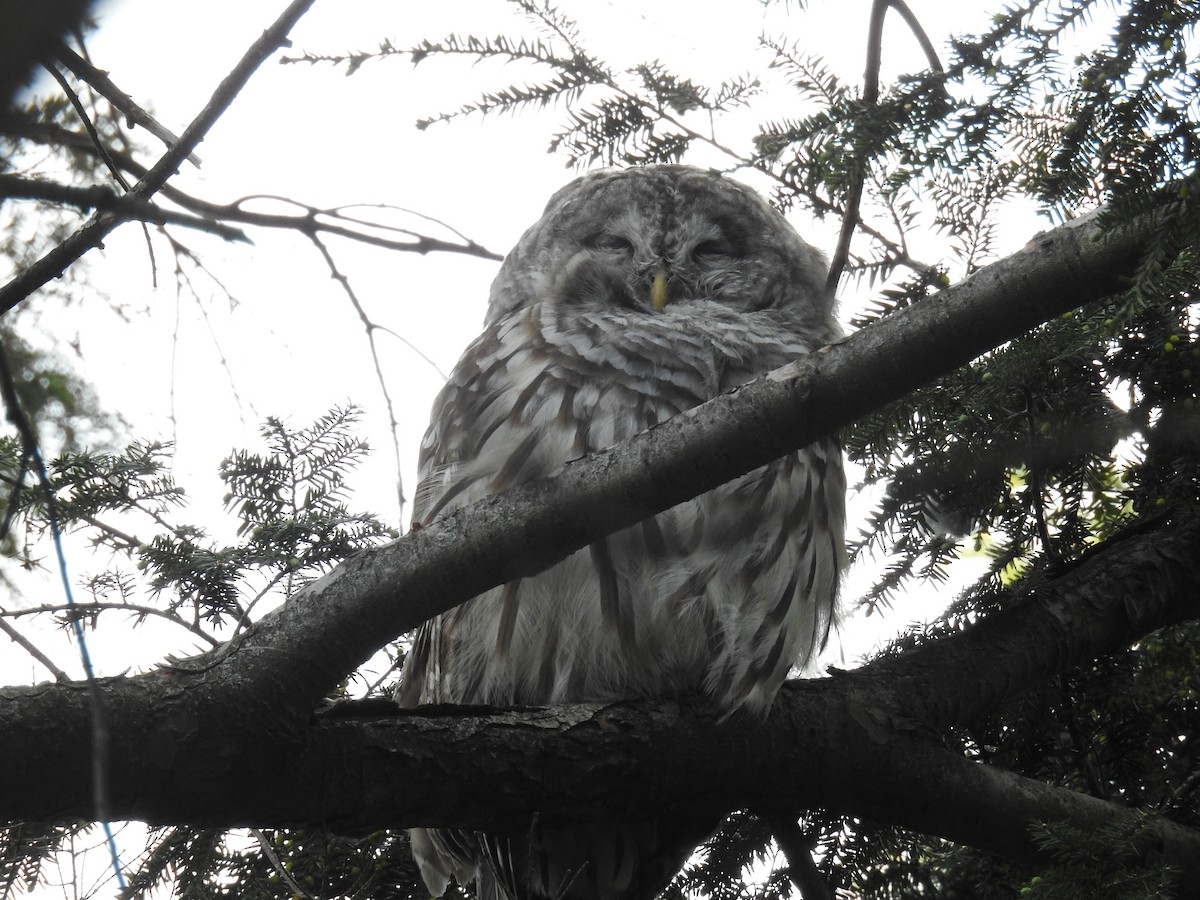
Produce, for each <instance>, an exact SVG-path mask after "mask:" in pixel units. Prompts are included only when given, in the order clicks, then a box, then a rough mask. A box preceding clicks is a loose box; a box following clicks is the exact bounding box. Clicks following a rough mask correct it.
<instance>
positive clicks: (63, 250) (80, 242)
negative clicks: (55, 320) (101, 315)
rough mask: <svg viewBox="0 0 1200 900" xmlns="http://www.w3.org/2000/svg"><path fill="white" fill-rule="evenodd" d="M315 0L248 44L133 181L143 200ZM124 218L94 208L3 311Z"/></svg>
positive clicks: (14, 285)
mask: <svg viewBox="0 0 1200 900" xmlns="http://www.w3.org/2000/svg"><path fill="white" fill-rule="evenodd" d="M313 2H314V0H292V3H290V4H289V5H288V7H287V9H286V10H284V12H283V14H282V15H281V16H280V17H279V18H278V19H277V20H276V21H275V22H274V24H272V25H271V26H270V27H269V28H267V29H266V30H265V31H264V32H263V33H262V35H261V36H260V37H259V39H258V40H256V41H255V42H254V43H253V44H252V45H251V46H250V48H249V49H248V50H247V51H246V53H245V54H244V55H243V56H242V58H241V60H239V61H238V63H237V65H236V66H234V68H233V70H232V71H231V72H230V73H229V75H227V76H226V77H225V79H224V80H223V81H222V82H221V84H220V85H219V86H218V87H217V90H216V91H215V92H214V94H213V96H212V98H211V99H210V100H209V102H208V104H207V105H206V106H205V107H204V109H203V110H201V111H200V114H199V115H197V116H196V118H195V119H194V120H193V121H192V123H191V124H190V125H189V126H188V127H187V129H186V130H185V131H184V132H183V135H182V136H181V137H180V139H179V142H178V143H176V144H175V145H174V146H173V147H171V148H170V149H168V150H167V152H166V153H164V154H163V155H162V157H161V158H160V159H159V160H158V162H157V163H155V164H154V166H153V167H152V168H151V169H150V171H148V172H147V173H146V174H145V176H143V177H142V178H141V179H140V180H139V181H138V183H137V184H135V185H134V186H133V189H132V190H131V192H130V193H131V194H132V195H133V196H135V197H137V198H140V199H143V200H145V199H147V198H149V197H150V196H151V195H152V194H154V193H155V192H157V191H158V190H159V189H161V188H162V186H163V185H164V184H165V183H166V181H167V179H168V178H170V177H171V176H172V175H174V174H175V171H176V169H178V168H179V165H180V164H181V163H182V162H183V161H184V160H185V159H187V157H188V155H189V154H190V153H191V152H192V150H193V149H195V147H196V145H197V144H199V143H200V142H201V141H202V140H203V139H204V136H205V135H206V134H207V133H208V130H209V129H210V128H211V127H212V126H213V125H214V124H215V123H216V121H217V119H219V118H220V117H221V115H222V114H223V113H224V112H225V110H226V109H227V108H228V107H229V105H230V104H231V103H232V102H233V100H234V98H235V97H236V96H237V95H238V92H239V91H241V89H242V88H243V87H244V86H245V84H246V82H247V81H249V80H250V78H251V76H252V75H253V74H254V73H255V71H257V69H258V67H259V66H260V65H262V63H263V62H264V61H265V60H266V59H267V57H268V56H270V55H271V54H272V53H274V52H275V50H276V49H278V48H279V47H281V46H283V45H285V44H286V43H287V41H288V39H287V34H288V32H289V31H290V30H291V28H292V26H293V25H295V24H296V22H297V21H298V20H299V19H300V17H301V16H303V15H304V13H305V12H307V11H308V8H309V7H310V6H312V4H313ZM122 221H123V218H122V217H121V216H120V215H119V214H117V213H115V212H106V211H101V212H98V213H96V214H94V215H93V216H92V217H91V219H89V220H88V222H87V223H85V224H84V225H82V226H81V227H80V228H79V229H78V230H76V231H75V233H74V234H72V235H71V236H70V237H68V238H67V239H66V240H65V241H63V242H62V243H61V244H59V245H58V246H57V247H55V248H54V249H52V250H50V251H49V252H48V253H46V254H45V255H44V256H43V257H41V258H40V259H39V260H37V261H36V262H34V263H33V264H31V265H30V266H28V267H27V268H26V269H24V270H23V271H21V272H18V273H17V275H16V276H14V277H13V278H12V280H10V281H9V282H8V283H7V284H5V285H4V286H3V287H0V314H3V313H5V312H7V311H8V310H10V309H12V308H13V307H14V306H16V305H17V304H18V303H20V302H21V301H22V300H24V299H25V298H26V297H28V296H29V295H30V294H32V293H33V292H34V291H36V290H38V289H39V288H40V287H42V286H43V285H45V284H46V283H47V282H49V281H51V280H52V279H54V278H57V277H58V276H59V275H61V274H62V273H63V272H65V271H66V270H67V268H68V267H70V266H71V264H73V263H74V262H75V261H76V260H78V259H79V258H80V257H81V256H83V254H84V253H86V252H87V251H88V250H91V249H92V248H93V247H98V246H100V245H101V244H102V243H103V241H104V238H105V236H106V235H107V234H108V233H109V232H110V231H112V230H113V229H114V228H116V227H117V226H118V225H119V224H121V222H122Z"/></svg>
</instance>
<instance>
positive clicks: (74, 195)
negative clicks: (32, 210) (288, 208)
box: [0, 174, 248, 241]
mask: <svg viewBox="0 0 1200 900" xmlns="http://www.w3.org/2000/svg"><path fill="white" fill-rule="evenodd" d="M0 197H14V198H19V199H25V200H46V201H49V202H50V203H61V204H66V205H68V206H74V207H77V208H78V209H85V210H86V209H96V210H102V211H104V212H111V213H115V214H117V215H119V216H121V218H123V219H135V220H137V221H141V222H151V223H153V224H155V225H182V226H184V227H186V228H195V229H197V230H199V231H207V232H208V233H209V234H215V235H217V236H218V237H221V238H224V239H225V240H227V241H246V240H248V238H247V237H246V234H245V232H243V231H242V230H241V229H238V228H233V227H232V226H229V225H226V224H225V223H224V222H221V221H218V220H217V219H213V218H201V217H198V216H192V215H188V214H187V213H180V212H176V211H174V210H169V209H163V208H162V207H161V206H159V205H158V204H156V203H153V202H152V201H150V200H144V199H142V198H141V197H134V196H131V195H129V194H118V193H116V192H115V191H113V190H112V189H111V188H109V187H106V186H104V185H92V186H90V187H76V186H75V185H69V184H60V183H59V182H56V181H45V180H43V179H40V178H22V177H21V176H19V175H5V174H0Z"/></svg>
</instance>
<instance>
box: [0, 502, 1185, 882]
mask: <svg viewBox="0 0 1200 900" xmlns="http://www.w3.org/2000/svg"><path fill="white" fill-rule="evenodd" d="M1196 618H1200V521H1197V520H1195V519H1186V520H1184V521H1181V522H1179V523H1174V522H1171V521H1164V522H1162V523H1160V524H1159V526H1158V527H1157V528H1154V529H1152V530H1149V531H1147V532H1145V533H1142V534H1138V535H1134V536H1131V537H1128V538H1126V539H1123V540H1119V541H1115V542H1113V543H1112V544H1111V545H1109V546H1107V547H1106V548H1105V549H1104V550H1103V551H1102V552H1099V553H1097V554H1096V556H1095V557H1094V558H1093V559H1091V560H1089V561H1088V562H1087V563H1085V564H1084V565H1083V566H1080V567H1078V568H1077V569H1074V570H1072V571H1070V572H1067V573H1066V574H1064V575H1062V576H1060V577H1059V578H1056V579H1054V580H1052V581H1047V582H1045V583H1044V584H1043V585H1041V586H1039V587H1038V588H1037V589H1036V590H1034V591H1033V592H1031V593H1030V595H1029V596H1028V597H1026V598H1025V600H1024V601H1023V602H1022V603H1020V604H1018V605H1016V606H1014V607H1012V608H1010V609H1006V610H1004V611H1001V612H999V613H996V614H994V615H993V616H991V617H989V618H988V619H987V620H986V621H985V622H984V623H982V624H981V625H978V626H975V627H973V628H971V629H968V630H965V631H963V632H961V633H957V634H952V635H949V636H947V637H944V638H942V639H940V640H937V641H935V642H933V643H932V644H929V645H927V646H925V647H924V648H922V649H921V650H918V651H915V652H910V653H907V654H904V655H901V656H899V657H895V658H889V659H884V660H880V661H877V662H874V663H871V664H868V665H866V666H864V667H863V668H861V669H859V670H857V671H855V672H850V673H839V674H836V675H835V676H833V677H829V678H825V679H821V680H813V681H802V682H789V683H788V684H787V685H786V686H785V688H784V690H783V692H782V694H781V697H780V699H779V701H778V702H777V704H776V706H775V708H774V709H773V710H772V713H771V715H770V716H769V717H768V718H767V719H766V720H759V719H755V718H753V717H749V716H739V717H735V718H733V719H731V720H730V721H722V720H721V718H720V712H719V710H716V709H714V708H712V707H710V706H706V705H705V704H703V703H700V702H694V701H687V700H685V701H679V702H676V701H655V702H642V703H635V702H628V703H615V704H608V705H603V706H596V705H579V706H572V707H559V708H551V709H533V710H485V709H480V708H464V707H452V706H444V707H424V708H421V709H418V710H399V709H397V708H396V707H394V706H393V705H392V704H391V703H390V702H387V701H382V702H373V703H372V702H367V703H351V704H345V705H342V706H335V707H332V708H330V709H328V710H326V711H325V713H323V714H322V715H319V716H318V718H317V719H316V720H315V722H310V723H309V724H308V725H307V726H306V727H305V729H304V730H303V733H301V734H292V735H289V734H281V733H278V732H273V731H271V730H269V729H268V730H265V731H262V730H258V723H256V722H253V721H251V720H247V719H245V718H243V717H242V716H241V715H239V714H238V713H237V712H236V711H232V712H229V713H228V714H227V717H226V719H225V720H224V722H223V724H221V725H216V726H215V723H214V722H212V721H211V720H209V719H208V718H207V717H206V716H203V715H198V714H197V713H198V710H197V709H196V707H195V704H194V702H193V693H192V692H193V691H194V690H195V689H196V688H197V687H199V688H200V689H201V690H203V685H193V686H191V687H189V686H188V685H187V679H186V678H179V677H176V676H175V675H174V674H173V673H170V672H164V673H159V674H157V675H155V676H147V677H143V678H135V679H113V680H111V681H108V682H106V683H105V684H104V692H105V697H106V707H107V712H108V720H109V724H110V728H111V729H112V732H113V735H114V746H113V760H114V763H113V767H112V770H111V771H110V779H111V788H110V793H111V796H110V803H111V805H112V807H113V812H114V814H115V815H117V816H120V817H123V818H136V819H143V820H146V821H150V822H154V823H178V822H188V823H190V824H193V825H197V826H217V827H231V826H239V825H241V826H244V825H250V826H282V825H307V826H320V827H325V828H330V829H334V830H338V829H342V830H347V829H353V830H361V829H377V828H382V827H393V828H394V827H403V826H410V825H418V824H423V825H457V826H459V827H467V828H480V829H487V830H489V831H504V830H506V829H519V828H520V827H522V825H523V824H525V825H527V823H528V821H529V819H530V817H531V816H534V815H536V816H537V817H538V818H539V820H541V821H543V822H549V823H552V822H554V821H555V820H557V819H562V820H567V819H572V820H579V819H581V818H593V819H598V820H602V819H604V818H607V817H619V816H622V815H628V814H631V813H633V812H636V810H638V809H639V808H640V809H644V808H646V807H647V806H650V807H653V808H655V809H658V810H663V811H665V812H666V813H668V814H670V815H683V816H703V817H708V816H714V815H716V814H719V813H722V812H725V811H728V810H730V809H733V808H745V807H751V808H769V809H777V810H794V809H805V808H817V807H820V808H825V809H829V810H832V811H835V812H838V813H842V814H845V815H850V816H857V817H865V818H871V819H875V820H879V821H887V822H891V823H895V824H898V825H901V826H904V827H907V828H910V829H914V830H918V831H921V832H924V833H927V834H933V835H938V836H941V837H944V838H947V839H949V840H954V841H959V842H962V843H965V844H969V845H971V846H975V847H978V848H981V849H984V850H988V851H991V852H995V853H1000V854H1003V855H1005V856H1007V857H1010V858H1013V859H1016V860H1020V861H1024V862H1038V861H1044V859H1043V857H1042V856H1041V855H1040V854H1041V851H1040V850H1038V848H1037V847H1036V846H1035V845H1034V844H1033V843H1032V841H1031V839H1030V832H1031V828H1032V826H1033V825H1035V824H1037V823H1040V822H1066V823H1069V824H1071V825H1072V826H1074V827H1076V828H1079V829H1084V830H1096V829H1099V828H1102V827H1106V826H1107V825H1109V824H1111V823H1113V822H1114V821H1124V822H1126V823H1127V824H1128V825H1129V826H1130V828H1131V830H1134V829H1135V828H1136V827H1137V826H1143V827H1144V830H1143V832H1142V834H1141V839H1142V840H1144V841H1145V847H1144V848H1143V849H1144V852H1145V854H1146V856H1147V858H1148V859H1150V860H1158V861H1166V862H1169V863H1171V864H1173V865H1176V866H1178V867H1179V868H1180V869H1181V871H1183V872H1185V873H1187V874H1188V875H1189V876H1200V833H1197V832H1195V831H1192V830H1189V829H1186V828H1183V827H1181V826H1178V825H1175V824H1173V823H1171V822H1169V821H1167V820H1162V819H1143V818H1142V817H1141V815H1140V814H1139V813H1136V812H1134V811H1132V810H1129V809H1126V808H1123V807H1121V806H1119V805H1116V804H1112V803H1108V802H1105V801H1103V800H1099V799H1096V798H1093V797H1088V796H1085V795H1081V794H1078V793H1075V792H1073V791H1069V790H1065V789H1062V788H1057V787H1054V786H1051V785H1046V784H1042V783H1039V782H1037V781H1033V780H1031V779H1027V778H1023V777H1021V776H1019V775H1016V774H1013V773H1008V772H1003V771H999V770H996V769H993V768H990V767H988V766H984V765H980V764H978V763H976V762H974V761H971V760H969V759H966V758H964V757H963V756H962V755H961V754H960V753H957V752H955V751H953V750H951V749H947V748H946V747H944V746H942V745H941V744H940V743H939V739H938V735H939V734H940V733H941V727H942V726H944V725H945V724H947V723H965V722H969V721H971V720H973V719H975V718H978V717H979V716H980V715H982V714H983V712H984V711H985V710H984V708H983V707H984V706H985V705H991V706H994V705H995V704H996V703H998V702H1000V701H1001V700H1004V699H1006V698H1010V697H1012V696H1013V695H1015V694H1017V693H1019V692H1021V691H1023V690H1025V689H1026V688H1029V687H1031V686H1033V685H1035V684H1037V683H1039V682H1040V681H1042V680H1043V679H1045V678H1047V677H1049V676H1051V675H1053V674H1055V673H1057V672H1061V671H1063V670H1065V669H1066V668H1068V667H1070V666H1073V665H1076V664H1078V663H1080V662H1082V661H1084V660H1086V659H1089V658H1092V657H1094V656H1097V655H1101V654H1103V653H1106V652H1109V651H1111V650H1113V649H1115V648H1116V647H1119V646H1122V645H1125V644H1127V643H1129V642H1130V641H1131V640H1132V639H1134V638H1136V637H1138V636H1140V635H1142V634H1145V633H1147V632H1148V631H1151V630H1153V629H1156V628H1160V627H1163V626H1165V625H1169V624H1172V623H1175V622H1179V621H1181V620H1184V619H1196ZM215 674H216V672H215V670H214V672H213V673H209V677H211V676H213V675H215ZM980 698H982V699H980ZM86 716H87V694H86V692H84V691H81V690H79V689H78V688H77V687H75V686H60V687H55V686H43V687H38V688H16V689H9V690H6V691H4V692H0V758H3V759H5V760H7V761H9V762H8V763H7V764H6V766H5V767H4V769H3V770H0V818H29V819H32V818H36V819H58V820H62V821H68V820H73V819H76V818H79V817H87V816H88V815H89V814H90V802H91V798H90V795H89V794H88V792H87V790H86V788H87V773H88V769H87V757H88V754H87V746H86V734H87V718H86ZM231 717H234V718H231ZM214 726H215V728H214ZM247 732H253V733H255V739H254V740H253V741H252V742H248V741H247V740H246V733H247ZM226 747H231V748H232V747H236V749H237V753H236V754H233V753H228V752H222V751H223V748H226ZM214 785H220V789H219V790H214V789H213V786H214ZM448 785H453V786H454V788H453V790H450V789H448V787H447V786H448ZM697 785H703V786H704V789H703V790H697V787H696V786H697ZM1183 883H1184V884H1190V885H1192V888H1191V890H1192V891H1193V892H1195V891H1196V889H1197V888H1198V887H1200V877H1189V879H1188V880H1186V881H1185V882H1183ZM1191 895H1194V893H1193V894H1191ZM1181 896H1189V894H1188V893H1187V892H1186V891H1185V892H1184V893H1183V894H1182V895H1181Z"/></svg>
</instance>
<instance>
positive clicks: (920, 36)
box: [888, 0, 945, 72]
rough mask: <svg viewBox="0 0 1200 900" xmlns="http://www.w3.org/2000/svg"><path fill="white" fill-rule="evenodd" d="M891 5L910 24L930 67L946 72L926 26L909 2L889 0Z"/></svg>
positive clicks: (910, 28)
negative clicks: (909, 5) (910, 7)
mask: <svg viewBox="0 0 1200 900" xmlns="http://www.w3.org/2000/svg"><path fill="white" fill-rule="evenodd" d="M888 2H889V5H890V6H891V7H892V9H894V10H895V11H896V12H897V13H899V15H900V18H902V19H903V20H904V24H905V25H907V26H908V28H909V31H911V32H912V33H913V37H915V38H916V39H917V43H918V44H920V45H921V52H922V53H924V54H925V60H926V62H928V63H929V68H931V69H932V70H933V71H935V72H944V71H945V68H944V67H943V66H942V61H941V60H940V59H938V54H937V49H936V48H935V47H934V46H933V41H931V40H930V39H929V35H928V34H927V33H926V31H925V28H924V26H923V25H921V20H920V19H918V18H917V16H916V14H915V13H914V12H913V11H912V10H911V9H909V7H908V4H907V3H905V2H904V0H888Z"/></svg>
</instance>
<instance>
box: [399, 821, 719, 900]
mask: <svg viewBox="0 0 1200 900" xmlns="http://www.w3.org/2000/svg"><path fill="white" fill-rule="evenodd" d="M720 821H721V819H720V817H713V818H705V819H703V820H698V819H693V818H687V819H681V818H677V819H660V820H649V819H647V820H643V821H639V822H621V823H597V824H587V825H571V826H568V827H565V828H558V829H548V828H541V827H539V826H534V827H532V828H530V830H529V831H528V832H527V833H526V835H525V836H524V837H522V838H520V839H516V838H507V837H500V836H497V835H483V834H475V835H470V836H468V835H467V834H465V833H463V832H454V831H442V830H436V831H435V830H429V831H426V830H424V829H413V831H412V832H410V834H411V835H412V838H411V839H412V846H413V855H414V856H415V857H416V858H417V863H418V865H419V866H420V869H421V875H422V877H423V878H424V879H425V884H426V887H428V888H429V891H430V893H431V894H432V895H433V896H441V894H442V892H444V891H445V889H446V885H447V884H448V883H449V879H450V877H451V876H453V877H454V878H455V879H457V881H458V882H459V884H461V885H464V886H466V885H467V884H469V883H470V882H471V881H475V894H476V896H477V898H478V900H652V898H654V897H657V896H658V895H659V894H660V893H661V892H662V891H663V889H664V888H666V886H667V885H668V884H669V883H670V881H671V879H672V878H673V877H674V876H675V874H676V873H677V872H678V871H679V870H680V869H681V868H682V867H683V865H684V863H686V862H687V859H688V857H689V856H690V855H691V853H692V851H693V850H694V849H695V848H696V846H697V845H698V844H699V843H700V842H701V841H703V840H704V839H705V838H706V837H708V836H709V835H710V834H712V833H713V832H714V831H715V830H716V828H717V826H718V825H719V824H720ZM471 844H473V845H474V846H473V847H470V846H469V845H471ZM429 854H432V855H429ZM423 857H424V858H423Z"/></svg>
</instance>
